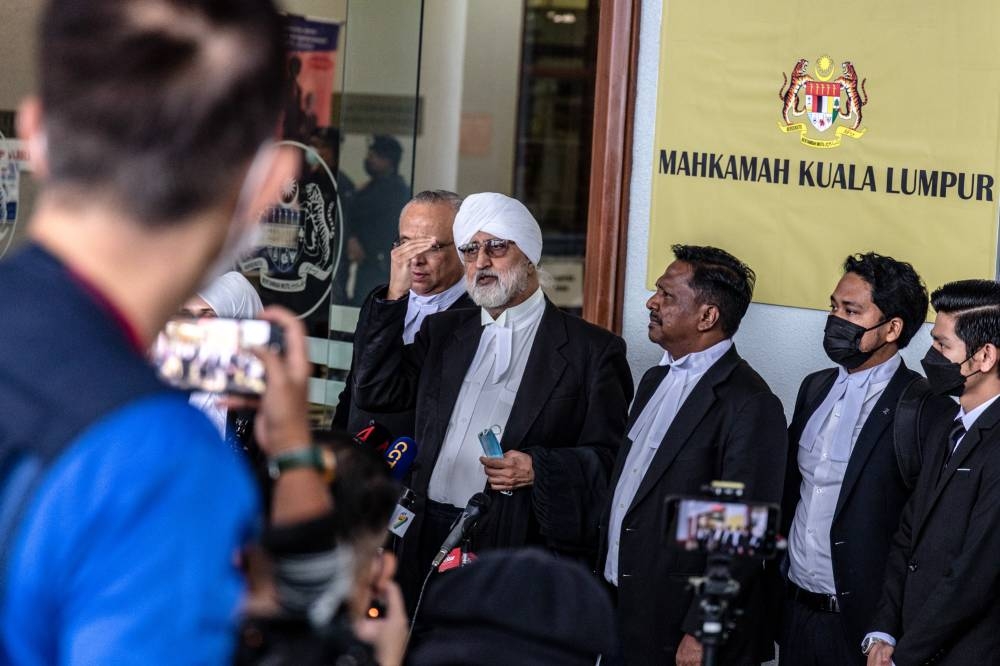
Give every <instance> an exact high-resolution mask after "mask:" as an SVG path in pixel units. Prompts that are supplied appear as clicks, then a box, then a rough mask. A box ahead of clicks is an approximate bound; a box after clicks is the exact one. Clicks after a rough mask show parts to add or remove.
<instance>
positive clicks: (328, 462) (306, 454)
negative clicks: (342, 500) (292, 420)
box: [267, 445, 337, 483]
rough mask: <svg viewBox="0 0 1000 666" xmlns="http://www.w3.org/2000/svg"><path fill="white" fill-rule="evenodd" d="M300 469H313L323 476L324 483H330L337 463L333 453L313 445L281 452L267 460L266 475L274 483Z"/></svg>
mask: <svg viewBox="0 0 1000 666" xmlns="http://www.w3.org/2000/svg"><path fill="white" fill-rule="evenodd" d="M301 468H310V469H314V470H316V471H317V472H319V473H320V474H322V475H323V480H324V481H326V482H327V483H331V482H332V481H333V479H334V473H335V471H336V469H337V461H336V459H335V457H334V455H333V451H330V450H328V449H324V448H321V447H319V446H315V445H312V446H303V447H300V448H297V449H292V450H290V451H283V452H281V453H279V454H277V455H274V456H271V457H270V458H268V459H267V475H268V476H269V477H271V479H272V480H274V481H277V479H278V477H279V476H281V475H282V473H284V472H287V471H289V470H292V469H301Z"/></svg>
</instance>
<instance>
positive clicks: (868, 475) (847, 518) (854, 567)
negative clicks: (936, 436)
mask: <svg viewBox="0 0 1000 666" xmlns="http://www.w3.org/2000/svg"><path fill="white" fill-rule="evenodd" d="M837 374H838V370H837V369H836V368H830V369H827V370H821V371H819V372H817V373H813V374H812V375H809V376H808V377H806V378H805V379H804V380H803V382H802V387H801V388H800V389H799V395H798V398H797V399H796V402H795V413H794V415H793V416H792V423H791V425H790V426H789V427H788V466H787V471H786V474H785V491H784V499H783V500H782V504H781V518H782V529H781V533H782V534H783V535H785V536H790V535H791V525H792V522H793V521H794V519H795V510H796V507H797V506H798V503H799V501H800V499H801V498H800V485H801V483H802V473H801V471H800V470H799V466H798V462H797V460H798V450H799V440H800V439H801V438H802V432H803V431H804V430H805V427H806V424H807V423H808V422H809V419H810V418H811V417H812V415H813V412H815V411H816V410H817V409H818V408H819V406H820V405H821V404H823V400H825V399H826V396H827V394H828V393H829V392H830V389H831V388H832V387H833V383H834V381H835V380H836V379H837ZM918 378H920V375H919V374H917V373H916V372H914V371H913V370H910V369H909V368H907V367H906V364H905V363H900V365H899V368H898V369H897V370H896V372H895V373H894V374H893V376H892V378H891V379H890V380H889V384H888V385H887V386H886V387H885V390H884V391H883V392H882V395H881V396H879V399H878V401H877V402H876V403H875V405H874V406H873V407H872V410H871V413H870V414H869V416H868V419H867V420H866V421H865V423H864V425H863V426H862V428H861V432H860V433H858V439H857V441H856V442H855V444H854V448H853V449H852V451H851V457H850V460H849V461H848V463H847V470H846V471H845V473H844V481H843V483H842V484H841V487H840V495H839V496H838V498H837V508H836V509H835V512H834V516H833V523H832V524H831V525H830V548H831V553H830V557H831V560H832V562H833V576H834V582H835V584H836V585H837V599H838V601H839V602H840V609H841V613H840V615H839V617H840V619H841V621H842V623H843V627H844V640H845V641H847V643H848V644H849V645H850V646H851V648H852V649H853V651H854V652H856V653H857V662H858V663H859V664H864V663H865V661H866V660H865V657H864V655H862V654H861V647H860V646H861V640H862V639H863V638H864V636H865V634H866V633H867V632H868V631H869V630H870V626H869V625H870V622H871V618H872V614H873V613H874V612H875V605H876V604H877V603H878V598H879V594H880V593H881V590H882V581H883V580H884V576H885V564H886V559H887V558H888V556H889V546H890V544H891V542H892V535H893V534H895V532H896V528H897V527H898V526H899V516H900V514H901V513H902V511H903V506H904V505H905V504H906V500H907V499H909V497H910V492H911V491H910V489H909V488H908V487H907V484H906V483H905V481H904V479H903V477H902V475H901V473H900V468H899V463H898V460H897V456H896V447H895V444H894V430H893V427H894V423H895V419H896V418H897V415H896V411H897V407H898V403H899V399H900V396H901V395H902V394H903V391H904V390H905V389H906V387H907V386H908V385H909V384H910V382H912V381H914V380H917V381H922V380H920V379H918ZM812 385H815V386H818V387H819V390H818V391H814V392H813V393H814V395H812V396H809V395H807V393H808V391H807V390H806V388H807V387H809V386H812ZM957 409H958V408H957V406H956V405H955V403H954V401H953V400H951V399H949V398H944V397H937V396H932V397H929V398H928V399H927V402H926V403H925V405H924V408H923V410H922V412H921V417H922V420H923V421H924V425H923V427H922V428H921V429H920V431H921V432H923V433H925V434H926V433H928V432H929V430H930V429H931V428H932V427H933V425H934V423H935V422H936V421H937V420H938V419H940V418H944V419H945V420H947V421H950V420H951V419H952V418H954V415H955V412H956V411H957ZM913 430H914V432H916V431H917V429H916V428H914V429H913ZM907 444H908V445H914V446H917V445H920V443H919V442H911V443H907ZM789 547H791V546H789ZM787 557H788V556H787V555H786V561H785V563H784V565H783V567H782V573H783V574H784V575H785V577H787V574H788V566H789V565H788V561H787Z"/></svg>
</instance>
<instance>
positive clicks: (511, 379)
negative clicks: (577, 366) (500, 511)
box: [427, 289, 545, 507]
mask: <svg viewBox="0 0 1000 666" xmlns="http://www.w3.org/2000/svg"><path fill="white" fill-rule="evenodd" d="M544 313H545V296H544V295H543V294H542V290H541V289H538V290H537V291H535V293H534V294H532V295H531V296H530V297H529V298H528V300H526V301H524V302H523V303H521V304H520V305H516V306H514V307H512V308H509V309H507V310H504V311H503V312H502V313H501V314H500V316H499V317H497V319H495V320H494V319H493V317H492V316H490V313H489V312H487V311H486V310H485V309H483V310H482V312H481V315H480V318H481V321H482V324H483V326H484V327H486V329H485V330H484V331H483V335H482V337H481V338H480V339H479V347H478V349H476V355H475V356H474V357H473V359H472V363H471V364H470V365H469V369H468V370H467V371H466V372H465V379H464V380H463V381H462V388H461V390H460V391H459V393H458V399H457V400H456V401H455V408H454V409H452V411H451V418H450V419H449V421H448V430H447V431H445V435H444V442H443V443H442V444H441V452H440V453H439V454H438V458H437V461H436V462H435V463H434V471H433V472H431V480H430V484H429V487H428V489H427V495H428V497H430V499H432V500H434V501H435V502H440V503H442V504H451V505H453V506H457V507H464V506H465V505H466V503H467V502H468V501H469V498H470V497H472V496H473V495H474V494H476V493H478V492H481V491H482V490H483V488H485V487H486V471H485V470H484V469H483V465H482V463H480V462H479V457H480V456H482V455H483V449H482V447H481V446H480V444H479V437H478V434H479V433H480V432H481V431H482V430H485V429H487V428H492V427H493V426H495V425H496V426H500V435H499V436H498V439H500V441H501V442H502V441H503V434H504V431H505V430H506V428H507V419H508V418H510V410H511V408H512V407H513V406H514V398H515V396H516V395H517V389H518V387H519V386H520V385H521V378H522V377H523V376H524V368H525V366H527V364H528V355H529V354H530V353H531V347H532V343H533V342H534V340H535V334H536V333H538V325H539V324H540V323H541V321H542V315H543V314H544Z"/></svg>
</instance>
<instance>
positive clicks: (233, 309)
mask: <svg viewBox="0 0 1000 666" xmlns="http://www.w3.org/2000/svg"><path fill="white" fill-rule="evenodd" d="M263 309H264V304H263V303H261V300H260V296H259V295H258V294H257V290H256V289H254V288H253V285H252V284H250V281H249V280H247V279H246V278H245V277H243V274H242V273H239V272H237V271H230V272H228V273H225V274H223V275H221V276H220V277H218V278H217V279H216V280H215V281H214V282H212V283H211V284H209V285H208V286H207V287H205V289H203V290H202V291H199V292H198V293H197V294H195V295H194V296H192V297H191V298H190V299H188V301H187V303H185V304H184V306H183V307H182V308H181V312H182V313H184V314H186V315H189V316H191V317H223V318H226V319H253V318H254V317H256V316H257V315H258V314H259V313H260V311H261V310H263ZM221 397H222V396H221V395H220V394H219V393H206V392H204V391H195V392H194V393H192V394H191V400H190V402H191V404H192V405H194V406H195V407H197V408H198V409H200V410H201V411H203V412H204V413H205V414H206V415H207V416H208V418H209V419H211V421H212V423H213V424H214V425H215V427H216V428H217V429H218V430H219V434H220V435H222V436H223V437H225V436H226V417H227V416H228V411H227V410H226V408H225V407H222V406H220V405H218V404H217V403H218V402H219V399H220V398H221Z"/></svg>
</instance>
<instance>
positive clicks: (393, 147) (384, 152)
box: [368, 134, 403, 171]
mask: <svg viewBox="0 0 1000 666" xmlns="http://www.w3.org/2000/svg"><path fill="white" fill-rule="evenodd" d="M368 148H369V149H371V150H372V151H373V152H374V153H375V154H376V155H378V156H379V157H384V158H385V159H387V160H389V161H390V162H392V168H393V170H394V171H399V161H400V160H401V159H402V158H403V146H401V145H400V143H399V141H396V139H394V138H393V137H391V136H389V135H387V134H376V135H375V136H373V137H372V142H371V144H370V145H369V146H368Z"/></svg>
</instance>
